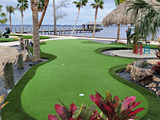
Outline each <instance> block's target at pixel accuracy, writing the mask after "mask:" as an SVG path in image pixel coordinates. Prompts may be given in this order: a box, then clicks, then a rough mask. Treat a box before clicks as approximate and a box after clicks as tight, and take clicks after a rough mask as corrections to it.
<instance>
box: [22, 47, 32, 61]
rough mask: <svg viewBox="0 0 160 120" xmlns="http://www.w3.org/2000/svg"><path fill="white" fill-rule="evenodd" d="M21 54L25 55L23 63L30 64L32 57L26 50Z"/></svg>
mask: <svg viewBox="0 0 160 120" xmlns="http://www.w3.org/2000/svg"><path fill="white" fill-rule="evenodd" d="M21 54H22V55H23V61H25V62H28V61H31V57H30V55H29V53H28V51H27V50H26V49H24V50H23V51H22V52H21Z"/></svg>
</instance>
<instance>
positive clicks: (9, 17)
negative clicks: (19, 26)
mask: <svg viewBox="0 0 160 120" xmlns="http://www.w3.org/2000/svg"><path fill="white" fill-rule="evenodd" d="M9 22H10V30H11V32H12V21H11V14H9Z"/></svg>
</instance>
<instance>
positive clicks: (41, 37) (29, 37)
mask: <svg viewBox="0 0 160 120" xmlns="http://www.w3.org/2000/svg"><path fill="white" fill-rule="evenodd" d="M10 36H19V37H23V38H24V39H32V37H33V36H32V35H16V34H10ZM39 38H40V39H49V37H48V36H39Z"/></svg>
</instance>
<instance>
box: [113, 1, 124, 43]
mask: <svg viewBox="0 0 160 120" xmlns="http://www.w3.org/2000/svg"><path fill="white" fill-rule="evenodd" d="M124 1H126V0H114V2H115V4H116V6H119V5H120V4H121V3H123V2H124ZM119 35H120V25H118V31H117V41H118V40H119Z"/></svg>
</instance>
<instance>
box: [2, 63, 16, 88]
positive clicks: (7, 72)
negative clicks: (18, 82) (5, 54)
mask: <svg viewBox="0 0 160 120" xmlns="http://www.w3.org/2000/svg"><path fill="white" fill-rule="evenodd" d="M3 64H4V63H3ZM3 71H4V82H5V88H6V89H11V88H13V86H14V85H15V84H14V74H13V63H12V62H8V63H7V64H6V66H5V68H4V70H3Z"/></svg>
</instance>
